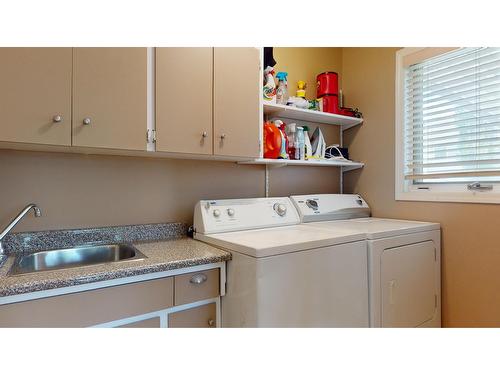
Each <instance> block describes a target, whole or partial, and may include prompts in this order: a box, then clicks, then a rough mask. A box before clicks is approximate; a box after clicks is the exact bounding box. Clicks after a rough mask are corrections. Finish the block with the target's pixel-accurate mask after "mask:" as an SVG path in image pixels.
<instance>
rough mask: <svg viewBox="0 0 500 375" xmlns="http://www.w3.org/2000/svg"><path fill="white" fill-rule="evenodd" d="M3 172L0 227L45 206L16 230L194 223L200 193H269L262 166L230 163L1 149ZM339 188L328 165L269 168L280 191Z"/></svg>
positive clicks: (240, 195)
mask: <svg viewBox="0 0 500 375" xmlns="http://www.w3.org/2000/svg"><path fill="white" fill-rule="evenodd" d="M325 170H328V171H329V173H328V174H325ZM0 176H1V180H0V228H2V229H3V227H4V226H5V225H7V223H8V222H9V221H10V219H11V218H13V217H14V216H15V215H16V214H17V213H18V212H19V211H20V210H21V208H23V207H24V206H25V205H26V204H27V203H30V202H35V203H37V204H38V205H39V206H40V207H41V209H42V211H43V212H42V213H43V216H42V217H40V218H34V217H33V215H32V214H31V213H30V214H29V215H27V217H26V218H25V219H24V220H22V221H21V222H20V223H19V224H18V225H17V226H16V228H15V231H27V230H46V229H58V228H83V227H95V226H111V225H125V224H141V223H155V222H172V221H181V222H185V223H191V222H192V215H193V207H194V204H195V203H196V201H198V200H199V199H204V198H206V199H216V198H245V197H262V196H264V167H263V166H246V165H237V164H235V163H231V162H213V161H194V160H180V159H153V158H139V157H120V156H102V155H101V156H97V155H80V154H63V153H44V152H26V151H11V150H0ZM308 178H309V179H310V181H314V182H308V181H307V179H308ZM337 187H338V173H336V172H335V171H334V170H332V169H330V168H327V169H326V168H307V167H302V168H301V167H293V168H292V167H289V168H281V169H280V170H276V172H275V171H272V172H271V195H275V196H281V195H282V196H286V195H289V194H291V193H305V192H308V191H317V192H325V193H326V192H337V191H338V189H337Z"/></svg>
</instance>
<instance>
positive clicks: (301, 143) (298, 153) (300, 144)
mask: <svg viewBox="0 0 500 375" xmlns="http://www.w3.org/2000/svg"><path fill="white" fill-rule="evenodd" d="M304 148H305V140H304V128H303V127H302V126H297V135H296V137H295V159H296V160H305V158H304Z"/></svg>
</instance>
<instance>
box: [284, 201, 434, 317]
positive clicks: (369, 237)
mask: <svg viewBox="0 0 500 375" xmlns="http://www.w3.org/2000/svg"><path fill="white" fill-rule="evenodd" d="M291 199H292V201H293V202H294V204H295V206H296V207H297V210H298V212H299V216H300V219H301V222H302V223H305V224H304V225H306V226H311V227H315V228H322V229H329V230H331V231H332V232H334V233H335V232H337V231H339V230H346V229H349V230H354V231H357V232H358V233H363V234H364V236H365V241H366V250H367V254H368V284H369V309H370V326H371V327H440V326H441V235H440V225H439V224H437V223H427V222H418V221H407V220H396V219H386V218H373V217H370V207H369V206H368V204H367V203H366V202H365V200H364V199H363V198H362V197H361V196H360V195H356V194H316V195H300V196H292V197H291Z"/></svg>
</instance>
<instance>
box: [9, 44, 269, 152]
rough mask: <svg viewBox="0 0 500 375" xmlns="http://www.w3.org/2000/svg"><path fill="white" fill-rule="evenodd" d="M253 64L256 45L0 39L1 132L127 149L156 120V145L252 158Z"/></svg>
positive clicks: (138, 144)
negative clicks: (7, 44) (54, 43)
mask: <svg viewBox="0 0 500 375" xmlns="http://www.w3.org/2000/svg"><path fill="white" fill-rule="evenodd" d="M148 53H150V54H149V55H148ZM154 53H155V55H156V60H155V61H153V60H152V59H149V58H148V57H149V56H153V54H154ZM259 65H260V59H259V49H257V48H156V49H155V50H154V51H153V50H152V49H151V50H150V51H148V49H147V48H0V115H2V122H1V123H0V142H3V143H4V144H5V143H6V142H12V143H34V144H46V145H62V146H77V147H82V148H92V149H93V150H94V152H96V151H97V150H98V149H101V150H102V151H100V152H103V153H106V152H107V151H106V150H108V149H109V150H123V151H124V153H125V154H128V153H129V152H128V151H144V152H146V150H148V137H147V136H146V134H148V136H149V134H150V132H149V131H150V130H155V131H156V137H155V138H156V145H155V150H156V151H160V152H169V153H184V154H190V155H200V156H213V155H215V156H219V157H223V158H224V159H229V160H230V159H233V158H234V159H239V160H241V159H242V158H257V157H259V148H260V145H261V140H260V134H261V116H260V113H261V111H262V109H261V108H260V89H259V87H260V82H261V74H260V66H259ZM153 69H154V71H153ZM153 100H154V101H155V105H153V104H154V103H153ZM153 109H154V111H155V113H153ZM148 115H151V117H150V118H151V119H152V117H153V116H155V119H156V121H154V124H153V121H151V122H148ZM148 126H149V127H148ZM148 130H149V131H148ZM151 145H152V143H150V144H149V146H151ZM7 147H12V146H9V145H7ZM151 148H152V147H149V151H153V150H151ZM49 150H50V149H49ZM112 152H114V153H116V152H115V151H112ZM149 154H150V155H151V153H149Z"/></svg>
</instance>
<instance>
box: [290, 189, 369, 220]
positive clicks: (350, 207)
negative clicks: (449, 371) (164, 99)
mask: <svg viewBox="0 0 500 375" xmlns="http://www.w3.org/2000/svg"><path fill="white" fill-rule="evenodd" d="M290 198H291V199H292V201H293V203H294V205H295V207H296V208H297V210H298V212H299V216H300V221H301V222H303V223H307V222H314V221H327V220H347V219H355V218H361V217H369V216H370V207H369V206H368V204H367V203H366V202H365V200H364V199H363V198H362V197H361V195H359V194H315V195H292V196H291V197H290Z"/></svg>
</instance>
